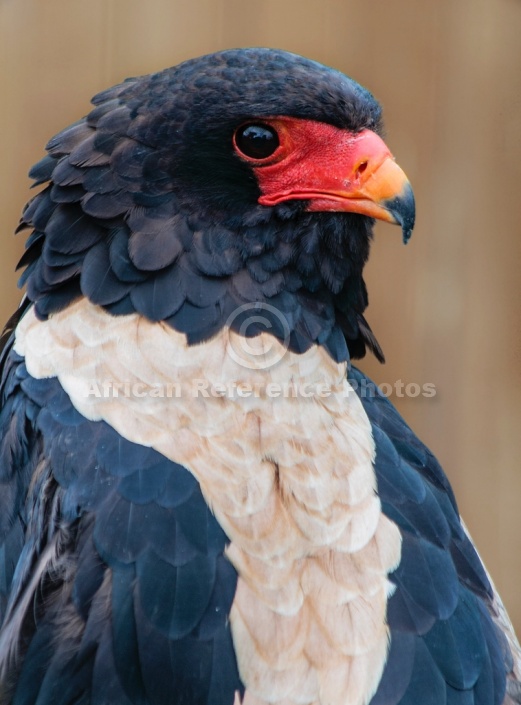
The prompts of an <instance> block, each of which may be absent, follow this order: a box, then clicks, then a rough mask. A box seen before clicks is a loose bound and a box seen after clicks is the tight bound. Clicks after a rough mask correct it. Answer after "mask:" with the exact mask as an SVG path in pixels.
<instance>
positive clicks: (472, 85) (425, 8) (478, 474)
mask: <svg viewBox="0 0 521 705" xmlns="http://www.w3.org/2000/svg"><path fill="white" fill-rule="evenodd" d="M251 45H256V46H273V47H280V48H283V49H288V50H290V51H295V52H298V53H301V54H304V55H307V56H309V57H311V58H314V59H317V60H319V61H322V62H323V63H326V64H329V65H332V66H334V67H336V68H338V69H341V70H342V71H344V72H346V73H348V74H349V75H351V76H353V77H354V78H355V79H356V80H357V81H359V82H360V83H362V84H363V85H365V86H367V87H368V88H369V89H370V90H371V91H372V92H373V93H374V94H375V95H376V96H377V98H378V99H379V100H380V101H381V102H382V103H383V106H384V111H385V116H386V125H387V141H388V143H389V145H390V147H391V149H392V151H393V152H394V154H395V155H396V157H397V159H398V161H399V163H400V165H401V166H402V167H403V168H404V169H405V171H406V172H407V173H408V175H409V177H410V179H411V181H412V183H413V186H414V188H415V192H416V196H417V205H418V222H417V227H416V230H415V233H414V235H413V238H412V240H411V242H410V244H409V245H408V246H407V247H406V248H405V247H404V246H403V245H402V243H401V240H400V233H399V230H398V228H393V227H391V226H388V225H382V224H380V225H378V228H377V233H376V238H375V243H374V246H373V252H372V258H371V262H370V265H369V268H368V273H367V274H368V276H367V279H368V285H369V291H370V297H371V306H370V309H369V312H368V313H369V315H368V318H369V321H370V323H371V325H372V327H373V330H374V331H375V332H376V334H377V336H378V338H379V340H380V343H381V344H382V345H383V348H384V351H385V353H386V356H387V360H388V362H387V364H386V365H384V366H380V365H378V364H377V363H376V362H374V361H373V360H365V361H363V363H362V365H361V366H362V368H363V369H364V370H365V371H367V372H368V373H369V374H370V375H372V376H373V377H374V378H375V379H376V380H377V381H378V382H386V383H389V384H394V383H395V382H396V381H397V380H402V381H403V383H404V384H408V383H416V384H420V385H423V384H427V383H431V384H434V385H435V388H436V395H435V396H434V397H433V398H425V397H423V396H421V395H420V396H418V397H416V398H399V397H397V396H396V395H394V396H393V397H392V399H393V401H394V402H395V403H396V404H397V405H398V407H399V408H400V410H401V411H402V413H403V414H404V415H405V416H406V418H407V420H408V421H409V422H410V424H411V425H412V427H413V428H414V429H415V430H416V432H417V433H418V434H419V435H420V437H421V438H422V439H423V440H424V441H425V442H426V443H427V444H428V445H429V446H430V447H431V448H432V449H433V451H434V452H435V453H436V454H437V456H438V457H439V459H440V460H441V462H442V464H443V466H444V467H445V469H446V472H447V474H448V475H449V477H450V479H451V481H452V483H453V485H454V487H455V490H456V494H457V496H458V498H459V503H460V509H461V512H462V514H463V516H464V517H465V519H466V521H467V523H468V525H469V527H470V530H471V533H472V535H473V537H474V540H475V542H476V544H477V546H478V548H479V550H480V552H481V553H482V556H483V557H484V560H485V562H486V564H487V566H488V568H489V570H490V572H491V573H492V575H493V576H494V579H495V582H496V584H497V586H498V588H499V589H500V591H501V593H502V595H503V598H504V600H505V602H506V605H507V607H508V609H509V610H510V613H511V616H512V618H513V621H514V623H515V624H516V626H517V630H518V633H519V632H521V591H520V583H521V511H520V506H521V462H520V458H521V376H520V367H521V336H520V323H519V314H520V303H521V302H520V296H521V281H520V279H519V271H520V266H521V232H520V230H521V0H423V1H422V2H418V0H393V1H392V2H377V0H146V1H145V0H89V2H84V0H45V1H44V2H42V0H0V57H1V58H0V100H1V103H0V106H1V107H0V140H1V146H0V156H1V162H0V165H1V166H0V224H1V231H2V240H1V245H0V248H1V249H0V255H1V262H0V265H1V271H0V277H1V278H0V318H1V319H2V320H5V319H7V317H8V316H9V315H10V313H11V312H12V310H13V309H14V307H15V306H16V305H17V302H18V300H19V297H20V293H19V292H18V291H17V289H16V286H15V281H16V276H15V275H14V273H13V270H14V266H15V263H16V261H17V259H18V257H19V255H20V253H21V251H22V247H23V239H24V235H21V236H19V237H18V238H16V239H15V238H14V237H13V235H12V233H13V230H14V228H15V226H16V224H17V221H18V216H19V213H20V210H21V208H22V206H23V204H24V202H25V201H26V200H27V198H28V196H29V192H28V187H29V181H28V179H27V178H26V173H27V171H28V169H29V167H30V166H31V164H33V163H34V162H35V161H37V160H38V159H39V158H40V157H41V156H42V154H43V147H44V145H45V143H46V141H47V140H48V138H49V137H50V136H52V135H53V134H54V133H56V132H57V131H58V130H60V129H61V128H62V127H64V126H65V125H67V124H68V123H70V122H72V121H74V120H76V119H77V118H78V117H80V116H82V115H83V114H85V113H86V112H87V111H88V101H89V99H90V98H91V96H92V95H93V94H94V93H96V92H97V91H99V90H101V89H103V88H106V87H108V86H110V85H112V84H114V83H116V82H119V81H121V80H122V79H123V78H125V77H127V76H131V75H137V74H142V73H148V72H151V71H155V70H158V69H162V68H164V67H166V66H170V65H173V64H176V63H178V62H179V61H182V60H184V59H187V58H190V57H193V56H197V55H199V54H203V53H208V52H212V51H217V50H219V49H224V48H230V47H237V46H251Z"/></svg>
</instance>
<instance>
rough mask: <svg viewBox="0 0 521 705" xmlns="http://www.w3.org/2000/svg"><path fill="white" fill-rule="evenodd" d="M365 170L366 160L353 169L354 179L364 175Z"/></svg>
mask: <svg viewBox="0 0 521 705" xmlns="http://www.w3.org/2000/svg"><path fill="white" fill-rule="evenodd" d="M366 169H367V160H366V161H363V162H360V164H359V165H358V166H357V167H356V169H355V176H356V178H359V177H360V176H362V174H363V173H364V171H365V170H366Z"/></svg>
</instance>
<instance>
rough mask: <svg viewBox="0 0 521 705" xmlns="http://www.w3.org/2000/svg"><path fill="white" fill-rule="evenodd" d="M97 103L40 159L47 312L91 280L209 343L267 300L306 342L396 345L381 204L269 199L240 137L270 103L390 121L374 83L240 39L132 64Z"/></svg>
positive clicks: (37, 222)
mask: <svg viewBox="0 0 521 705" xmlns="http://www.w3.org/2000/svg"><path fill="white" fill-rule="evenodd" d="M93 103H94V105H95V107H94V109H93V110H92V111H91V112H90V113H89V114H88V115H87V116H86V117H85V118H84V119H83V120H80V121H79V122H77V123H75V124H74V125H72V126H70V127H68V128H67V129H65V130H64V131H62V132H61V133H59V134H58V135H56V136H55V137H54V138H53V139H51V140H50V142H49V143H48V145H47V151H48V155H47V156H46V157H45V158H44V159H42V160H41V161H40V162H39V163H38V164H37V165H36V166H35V167H33V169H32V171H31V176H32V177H33V178H34V179H35V180H36V182H37V183H45V182H49V183H48V185H47V187H46V188H45V189H44V190H43V191H42V192H41V193H39V194H38V195H37V196H36V197H35V198H34V199H33V200H32V201H31V202H30V203H29V204H28V206H27V207H26V210H25V212H24V214H23V216H22V221H21V227H32V228H34V232H33V235H31V237H30V239H29V242H28V250H27V252H26V254H25V255H24V257H23V259H22V262H21V266H25V267H26V269H25V272H24V273H23V275H22V277H21V284H27V294H28V297H29V299H30V300H31V301H33V302H34V304H35V308H36V312H37V314H38V315H39V316H41V317H42V318H44V317H46V316H48V315H49V314H51V313H53V312H55V311H57V310H59V309H61V308H63V307H65V306H67V304H68V303H69V302H71V301H72V300H73V299H75V298H77V297H78V296H80V295H82V294H83V295H84V296H87V297H88V298H89V299H90V300H91V301H92V302H93V303H95V304H98V305H100V306H103V307H104V308H106V309H108V310H109V311H111V312H112V313H113V314H114V315H120V314H125V313H129V312H132V311H138V312H139V313H141V314H143V315H144V316H147V317H148V318H150V319H151V320H165V321H167V322H168V323H169V324H170V325H172V326H173V327H174V328H176V329H177V330H180V331H183V332H185V333H186V334H187V336H188V340H189V341H190V342H191V343H197V342H200V341H201V340H204V339H206V338H208V337H209V336H211V335H213V334H214V333H215V332H216V331H218V330H219V328H221V327H222V326H223V325H225V324H226V321H227V320H228V318H229V317H230V316H231V315H232V314H233V312H234V311H235V310H236V309H237V307H239V306H241V305H243V304H255V303H260V304H262V303H263V302H264V303H269V304H270V305H271V306H273V307H275V308H276V309H277V310H279V311H281V312H282V313H284V315H286V316H287V320H288V325H289V330H290V340H289V345H290V347H292V348H293V349H295V350H305V349H306V348H307V347H309V346H310V345H311V344H313V343H316V342H318V343H320V344H322V345H324V346H326V348H327V349H328V350H329V351H330V353H331V355H332V356H333V357H334V358H335V359H337V360H343V359H347V358H348V357H349V355H351V356H353V357H359V356H362V355H363V354H364V352H365V346H366V344H368V345H369V346H370V348H371V349H372V350H373V351H374V352H375V354H376V355H377V356H378V357H381V353H380V350H379V348H378V345H377V343H376V341H375V340H374V337H373V336H372V333H371V331H370V329H369V327H368V325H367V323H366V322H365V320H364V318H363V316H362V314H363V311H364V309H365V307H366V305H367V295H366V290H365V286H364V283H363V280H362V269H363V266H364V264H365V262H366V260H367V257H368V252H369V240H370V236H371V228H372V220H371V219H370V218H367V217H365V216H361V215H355V214H349V213H342V214H338V213H309V212H305V203H304V202H302V201H300V202H298V201H295V202H288V203H285V204H281V205H279V206H275V207H265V206H260V205H258V203H257V199H258V197H259V194H260V192H259V188H258V185H257V182H256V180H255V178H254V175H253V172H252V171H251V169H250V167H249V166H248V165H247V164H245V163H244V162H242V161H241V160H240V159H238V158H237V156H236V155H235V154H234V152H233V149H232V136H233V133H234V131H235V130H236V129H237V127H238V126H239V125H240V124H241V123H243V122H244V121H246V120H251V119H252V118H259V117H263V116H264V117H267V116H277V115H279V116H281V115H285V116H290V117H296V118H305V119H313V120H315V121H321V122H325V123H329V124H331V125H334V126H336V127H340V128H347V129H349V130H351V131H354V132H357V131H360V130H362V129H366V128H368V129H372V130H373V131H376V132H378V131H379V130H380V108H379V105H378V103H377V102H376V101H375V100H374V98H373V97H372V96H371V94H370V93H369V92H368V91H366V90H365V89H364V88H362V87H361V86H359V85H358V84H357V83H355V82H354V81H352V80H351V79H350V78H347V77H346V76H344V75H343V74H341V73H339V72H337V71H334V70H332V69H329V68H326V67H324V66H322V65H320V64H317V63H315V62H313V61H310V60H308V59H304V58H302V57H300V56H296V55H294V54H288V53H286V52H282V51H276V50H272V49H238V50H231V51H225V52H221V53H218V54H212V55H209V56H205V57H202V58H198V59H194V60H191V61H187V62H185V63H183V64H180V65H179V66H176V67H173V68H170V69H166V70H165V71H162V72H159V73H156V74H152V75H149V76H143V77H140V78H132V79H128V80H127V81H125V82H124V83H122V84H120V85H118V86H115V87H114V88H111V89H109V90H107V91H104V92H103V93H100V94H99V95H97V96H96V97H95V98H94V99H93ZM240 323H241V317H236V318H235V322H234V325H237V326H239V325H240ZM272 332H273V334H274V335H277V328H276V327H274V328H273V329H272ZM254 333H255V331H252V334H254Z"/></svg>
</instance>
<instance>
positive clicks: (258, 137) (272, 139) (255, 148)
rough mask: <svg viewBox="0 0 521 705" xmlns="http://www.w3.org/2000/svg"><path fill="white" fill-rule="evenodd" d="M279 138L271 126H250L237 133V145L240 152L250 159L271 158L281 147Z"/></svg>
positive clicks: (240, 129) (240, 128)
mask: <svg viewBox="0 0 521 705" xmlns="http://www.w3.org/2000/svg"><path fill="white" fill-rule="evenodd" d="M279 144H280V141H279V136H278V134H277V132H276V130H274V129H273V127H271V126H270V125H257V124H252V123H250V124H248V125H242V126H241V127H239V129H238V130H237V132H236V133H235V145H236V147H237V149H238V151H239V152H241V153H242V154H243V155H244V156H245V157H249V158H250V159H266V158H267V157H271V155H272V154H273V153H274V152H275V150H276V149H277V147H278V146H279Z"/></svg>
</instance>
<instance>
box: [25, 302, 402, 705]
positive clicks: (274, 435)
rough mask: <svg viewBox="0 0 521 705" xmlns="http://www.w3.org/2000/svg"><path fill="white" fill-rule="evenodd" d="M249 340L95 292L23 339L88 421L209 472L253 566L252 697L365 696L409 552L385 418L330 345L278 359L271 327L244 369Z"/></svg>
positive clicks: (241, 599) (244, 579)
mask: <svg viewBox="0 0 521 705" xmlns="http://www.w3.org/2000/svg"><path fill="white" fill-rule="evenodd" d="M237 345H241V339H240V337H239V336H238V335H237V334H235V333H234V332H232V331H230V330H228V329H223V330H221V331H220V332H219V333H218V334H217V335H216V336H215V337H214V338H212V339H211V340H210V341H208V342H205V343H203V344H200V345H195V346H190V347H189V346H188V345H187V343H186V339H185V336H184V335H183V334H181V333H178V332H176V331H174V330H173V329H172V328H170V327H169V326H167V325H164V324H162V323H152V322H150V321H147V320H146V319H144V318H143V317H141V316H139V315H137V314H132V315H128V316H119V317H113V316H111V315H110V314H108V313H107V312H105V311H104V310H103V309H101V308H99V307H96V306H94V305H92V304H91V303H89V302H88V301H87V300H86V299H80V300H79V301H77V302H76V303H74V304H73V305H72V306H70V307H68V308H67V309H66V310H64V311H62V312H60V313H58V314H55V315H54V316H52V317H51V318H50V319H49V320H47V321H45V322H42V321H39V320H37V319H36V317H35V316H34V314H33V313H32V312H31V311H29V312H28V313H27V315H26V316H25V318H24V319H23V320H22V321H21V323H20V324H19V326H18V329H17V339H16V350H17V352H18V353H20V354H21V355H23V356H25V358H26V364H27V368H28V371H29V373H30V374H31V375H33V376H34V377H36V378H42V377H57V378H58V379H59V381H60V383H61V384H62V386H63V387H64V389H65V390H66V392H67V393H68V394H69V396H70V398H71V400H72V403H73V404H74V406H75V407H76V408H77V409H78V410H79V411H80V412H81V413H82V414H83V415H84V416H86V417H87V418H89V419H92V420H100V419H103V420H105V421H106V422H107V423H108V424H110V425H111V426H112V427H113V428H115V429H116V430H117V431H118V432H119V433H120V434H121V435H122V436H124V437H125V438H128V439H129V440H131V441H133V442H134V443H139V444H142V445H146V446H151V447H153V448H155V449H156V450H157V451H159V452H160V453H163V454H164V455H165V456H166V457H168V458H170V459H171V460H174V461H176V462H178V463H180V464H182V465H184V466H185V467H186V468H187V469H188V470H189V471H190V472H191V473H193V475H194V476H195V477H196V478H197V480H198V481H199V483H200V485H201V488H202V491H203V493H204V496H205V498H206V500H207V501H208V503H209V505H210V506H211V508H212V510H213V512H214V513H215V515H216V517H217V519H218V521H219V522H220V524H221V525H222V527H223V528H224V530H225V532H226V533H227V535H228V537H229V539H230V542H231V543H230V546H229V548H228V552H227V555H228V558H229V560H230V561H231V562H232V563H233V565H234V566H235V568H236V569H237V571H238V573H239V581H238V586H237V592H236V596H235V600H234V603H233V607H232V611H231V614H230V620H231V625H232V633H233V639H234V643H235V647H236V652H237V658H238V665H239V671H240V674H241V678H242V680H243V682H244V683H245V685H246V696H245V699H246V700H247V701H249V702H251V703H254V702H255V703H268V702H269V703H281V704H284V705H289V704H290V703H294V704H297V703H298V704H299V705H304V704H308V703H309V704H311V703H317V704H319V703H320V704H321V705H364V704H365V703H367V702H368V701H369V700H370V698H371V696H372V694H373V693H374V691H375V690H376V687H377V685H378V682H379V680H380V678H381V674H382V670H383V667H384V664H385V660H386V655H387V649H388V629H387V626H386V607H387V599H388V596H389V595H390V593H391V590H392V586H391V584H390V583H389V581H388V579H387V576H388V574H389V573H390V572H391V571H392V569H393V568H394V567H395V566H396V565H397V564H398V562H399V558H400V548H401V541H400V534H399V531H398V529H397V527H396V526H395V525H394V524H393V523H392V522H391V521H389V520H388V519H387V518H386V517H385V516H384V515H383V514H382V512H381V507H380V502H379V499H378V498H377V496H376V493H375V475H374V469H373V464H372V461H373V457H374V443H373V439H372V434H371V426H370V423H369V421H368V419H367V416H366V414H365V412H364V410H363V407H362V404H361V403H360V400H359V399H358V398H357V396H356V395H355V393H354V392H353V390H352V389H351V388H350V386H349V383H348V382H347V380H346V375H345V372H346V370H345V364H338V363H335V362H334V361H333V360H332V359H331V358H330V357H329V355H328V354H327V353H326V352H325V350H324V349H323V348H321V347H319V346H316V347H312V348H311V349H309V350H308V351H307V352H305V353H303V354H296V353H293V352H289V351H284V350H283V349H281V350H280V353H281V354H280V355H279V357H280V358H281V359H280V361H279V362H278V363H277V364H275V365H272V366H266V365H265V364H264V362H263V360H265V357H264V350H268V349H269V350H270V354H273V346H274V345H275V346H277V345H280V344H279V343H277V341H275V339H274V338H273V337H270V336H268V335H266V334H261V335H259V336H257V337H256V338H252V339H249V340H248V345H249V346H250V353H251V357H252V360H253V362H252V365H249V366H243V365H242V364H241V362H240V361H238V360H237V355H234V354H230V349H231V348H235V349H236V347H237ZM232 353H233V350H232ZM270 384H271V385H272V386H271V387H269V385H270ZM288 384H289V385H290V386H289V387H288ZM241 385H242V386H241ZM223 389H224V393H223ZM245 389H246V390H253V391H252V392H251V393H246V394H245V393H244V390H245ZM138 390H139V391H138ZM151 390H155V393H154V391H151ZM158 390H159V391H158ZM161 390H162V391H161ZM239 390H242V392H243V393H242V394H241V393H239ZM303 390H305V392H304V391H303ZM277 391H278V392H279V393H278V394H277Z"/></svg>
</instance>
